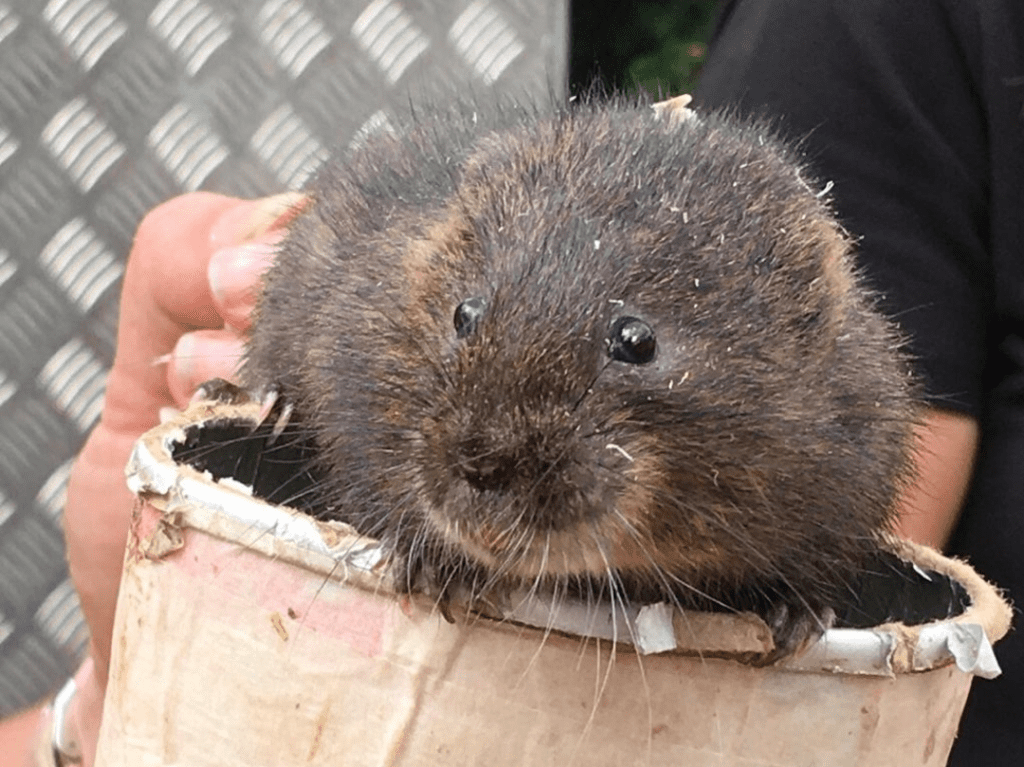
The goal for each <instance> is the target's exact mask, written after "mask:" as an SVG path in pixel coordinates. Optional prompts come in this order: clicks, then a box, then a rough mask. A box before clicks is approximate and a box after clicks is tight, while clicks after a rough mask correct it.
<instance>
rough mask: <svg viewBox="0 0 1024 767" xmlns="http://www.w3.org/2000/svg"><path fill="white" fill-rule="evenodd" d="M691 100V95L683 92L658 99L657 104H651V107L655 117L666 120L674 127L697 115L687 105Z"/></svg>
mask: <svg viewBox="0 0 1024 767" xmlns="http://www.w3.org/2000/svg"><path fill="white" fill-rule="evenodd" d="M691 101H693V96H691V95H690V94H689V93H684V94H683V95H682V96H673V97H672V98H670V99H665V100H664V101H659V102H658V103H657V104H651V108H652V109H653V110H654V115H655V117H657V118H659V119H662V120H668V121H669V125H671V126H673V127H675V126H677V125H679V124H680V123H683V122H685V121H686V120H690V119H693V118H695V117H696V116H697V113H696V112H694V111H693V110H692V109H690V107H689V106H688V105H689V103H690V102H691Z"/></svg>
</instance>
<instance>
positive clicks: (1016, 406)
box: [694, 0, 1024, 765]
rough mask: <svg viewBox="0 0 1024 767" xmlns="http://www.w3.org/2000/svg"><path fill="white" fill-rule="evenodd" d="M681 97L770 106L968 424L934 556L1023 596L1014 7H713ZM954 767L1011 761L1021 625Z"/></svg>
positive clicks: (1023, 359) (1015, 753) (918, 0)
mask: <svg viewBox="0 0 1024 767" xmlns="http://www.w3.org/2000/svg"><path fill="white" fill-rule="evenodd" d="M694 95H695V102H696V103H695V106H696V107H697V108H698V109H701V108H704V109H708V108H712V107H718V106H724V105H730V106H735V107H737V108H739V109H740V110H741V111H742V112H744V113H751V114H762V115H769V116H774V118H773V119H775V120H776V122H777V125H778V127H779V129H780V130H781V131H782V132H783V133H784V134H786V135H788V136H790V137H792V138H793V139H794V140H797V141H799V142H800V143H801V144H802V147H803V149H804V152H805V154H806V156H807V159H808V161H809V163H810V165H811V167H812V169H813V170H814V172H815V173H816V174H817V176H818V178H819V181H820V182H821V183H822V184H824V183H825V182H828V181H831V182H833V186H832V191H831V194H832V195H833V197H834V200H835V206H836V209H837V212H838V214H839V217H840V219H841V220H842V222H843V224H844V225H845V226H846V227H847V229H848V230H849V231H850V232H851V233H852V234H853V235H854V236H855V237H856V238H857V240H858V250H859V258H860V261H861V263H862V264H863V267H864V269H865V271H866V273H867V277H868V280H869V283H870V284H871V285H872V286H873V287H874V288H875V289H876V290H877V291H879V293H880V294H881V299H882V300H881V306H882V308H883V310H885V311H886V312H887V313H889V314H890V316H892V317H893V318H894V319H896V320H897V321H898V322H899V323H900V324H901V326H902V327H903V329H904V330H905V332H906V333H907V334H908V336H909V346H910V350H911V353H912V354H913V355H914V357H915V359H916V361H917V364H918V368H919V370H920V373H921V377H922V379H923V381H924V383H925V387H926V389H927V394H928V397H929V399H930V400H931V402H932V404H933V405H935V406H937V407H941V408H949V409H953V410H958V411H961V412H966V413H969V414H971V415H973V416H974V417H976V418H978V419H979V420H980V422H981V426H982V443H981V453H980V455H979V459H978V464H977V467H976V471H975V477H974V481H973V485H972V489H971V492H970V495H969V498H968V500H967V503H966V505H965V508H964V510H963V514H962V517H961V521H960V523H959V525H958V527H957V529H956V531H955V532H954V535H953V540H952V541H951V543H950V547H949V549H950V552H951V553H953V554H957V555H960V556H964V557H965V558H967V559H969V560H970V561H971V563H972V564H973V565H974V566H975V568H976V569H977V570H978V571H979V572H981V573H982V574H983V575H985V576H986V577H987V578H988V579H989V580H991V581H993V582H995V583H996V584H997V585H999V586H1000V587H1002V588H1004V589H1007V590H1008V592H1009V596H1010V598H1011V599H1015V600H1016V601H1017V602H1018V603H1020V604H1024V236H1022V233H1024V2H1021V0H973V1H967V0H964V1H962V2H957V0H858V1H857V2H850V0H804V1H803V2H800V1H798V0H750V1H748V2H744V1H743V0H739V1H733V2H727V3H726V4H725V7H724V9H723V13H722V17H721V18H720V21H719V25H718V28H717V30H716V34H715V38H714V39H713V41H712V47H711V54H710V57H709V60H708V62H707V64H706V65H705V69H704V72H703V74H702V78H701V83H700V86H699V87H698V88H697V91H696V93H695V94H694ZM1016 623H1017V624H1019V625H1018V628H1017V629H1016V630H1015V631H1011V634H1010V635H1009V636H1008V637H1007V638H1006V639H1004V640H1003V641H1002V642H1000V643H999V644H998V645H997V646H996V655H997V657H998V658H999V661H1000V663H1001V665H1002V667H1003V672H1004V673H1003V676H1002V677H1000V678H999V679H998V680H996V681H985V680H978V681H977V682H976V683H975V684H974V685H973V690H972V693H971V697H970V700H969V702H968V708H967V712H966V714H965V718H964V721H963V724H962V726H961V731H960V736H959V738H958V741H957V744H956V745H955V747H954V751H953V756H952V757H951V761H950V764H953V765H1016V764H1024V620H1022V619H1021V616H1020V615H1017V616H1016Z"/></svg>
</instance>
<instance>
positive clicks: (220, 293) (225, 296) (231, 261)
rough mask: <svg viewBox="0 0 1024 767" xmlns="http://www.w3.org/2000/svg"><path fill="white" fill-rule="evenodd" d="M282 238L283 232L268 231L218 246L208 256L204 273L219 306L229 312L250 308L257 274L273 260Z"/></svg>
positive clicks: (255, 293) (257, 285)
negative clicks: (256, 238)
mask: <svg viewBox="0 0 1024 767" xmlns="http://www.w3.org/2000/svg"><path fill="white" fill-rule="evenodd" d="M283 238H284V234H283V232H280V231H276V232H268V233H266V234H264V235H263V236H262V237H260V238H259V239H258V240H254V241H252V242H246V243H243V244H241V245H235V246H233V247H229V248H221V249H220V250H217V251H215V252H214V253H213V255H211V256H210V263H209V264H208V265H207V268H206V276H207V279H208V280H209V282H210V292H211V294H212V295H213V297H214V300H215V301H216V302H217V306H218V309H220V310H221V311H224V310H229V311H231V312H232V313H237V312H244V313H248V311H249V310H251V309H252V307H253V306H254V305H255V303H256V295H257V293H258V291H259V283H260V278H261V277H262V276H263V273H264V272H266V271H267V269H269V268H270V266H271V265H272V264H273V263H274V258H275V257H276V256H277V249H278V246H279V245H280V243H281V240H282V239H283ZM225 319H227V318H225Z"/></svg>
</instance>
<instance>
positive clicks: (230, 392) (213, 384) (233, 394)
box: [191, 378, 253, 405]
mask: <svg viewBox="0 0 1024 767" xmlns="http://www.w3.org/2000/svg"><path fill="white" fill-rule="evenodd" d="M204 400H205V401H207V402H218V403H220V404H222V405H245V404H247V403H249V402H252V401H253V392H251V391H250V390H249V389H246V388H243V387H241V386H239V385H238V384H234V383H231V381H228V380H226V379H224V378H211V379H210V380H209V381H206V382H204V383H201V384H200V385H199V387H198V388H197V389H196V391H195V393H194V394H193V395H192V400H191V401H192V402H200V401H204Z"/></svg>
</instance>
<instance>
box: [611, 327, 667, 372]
mask: <svg viewBox="0 0 1024 767" xmlns="http://www.w3.org/2000/svg"><path fill="white" fill-rule="evenodd" d="M657 348H658V343H657V341H656V340H655V338H654V328H652V327H651V326H650V325H648V324H647V323H646V322H644V321H643V320H641V319H637V318H636V317H619V318H618V319H617V320H615V322H613V323H612V327H611V330H610V331H609V333H608V356H609V357H611V358H612V359H613V360H618V361H619V362H628V363H629V364H630V365H643V364H644V363H647V362H650V361H651V360H653V359H654V352H655V351H656V350H657Z"/></svg>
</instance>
